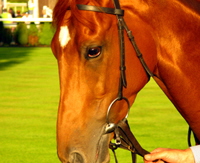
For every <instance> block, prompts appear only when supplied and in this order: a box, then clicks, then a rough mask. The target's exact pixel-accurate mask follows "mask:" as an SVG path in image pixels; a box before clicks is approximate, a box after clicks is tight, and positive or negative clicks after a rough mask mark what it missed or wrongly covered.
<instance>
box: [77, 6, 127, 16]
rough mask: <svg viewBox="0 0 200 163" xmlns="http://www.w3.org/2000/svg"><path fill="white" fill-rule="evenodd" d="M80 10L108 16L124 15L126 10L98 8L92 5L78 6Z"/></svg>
mask: <svg viewBox="0 0 200 163" xmlns="http://www.w3.org/2000/svg"><path fill="white" fill-rule="evenodd" d="M77 7H78V9H79V10H86V11H95V12H103V13H106V14H112V15H119V16H123V15H124V10H121V9H116V8H108V7H98V6H91V5H80V4H78V5H77Z"/></svg>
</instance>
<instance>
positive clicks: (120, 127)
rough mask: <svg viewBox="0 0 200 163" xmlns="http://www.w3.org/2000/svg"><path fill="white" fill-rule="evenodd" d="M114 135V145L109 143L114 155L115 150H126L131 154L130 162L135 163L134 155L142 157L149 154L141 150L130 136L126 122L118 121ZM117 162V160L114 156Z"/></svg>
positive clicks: (132, 136)
mask: <svg viewBox="0 0 200 163" xmlns="http://www.w3.org/2000/svg"><path fill="white" fill-rule="evenodd" d="M114 133H115V143H110V146H109V147H110V149H112V151H113V153H114V154H115V152H114V151H115V150H116V149H117V148H122V149H125V150H128V151H130V152H131V153H132V162H133V163H135V161H136V157H135V154H138V155H140V156H142V157H144V155H146V154H149V152H148V151H146V150H145V149H143V148H142V147H141V146H140V144H139V142H138V141H137V140H136V138H135V136H134V135H133V134H132V132H131V130H130V127H129V125H128V121H127V120H122V121H120V122H119V123H118V124H117V125H116V126H115V128H114ZM115 160H116V162H117V158H116V156H115Z"/></svg>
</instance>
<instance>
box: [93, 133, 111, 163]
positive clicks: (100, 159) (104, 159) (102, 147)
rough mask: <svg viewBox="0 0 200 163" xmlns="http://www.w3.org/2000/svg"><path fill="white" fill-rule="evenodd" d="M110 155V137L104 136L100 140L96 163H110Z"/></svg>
mask: <svg viewBox="0 0 200 163" xmlns="http://www.w3.org/2000/svg"><path fill="white" fill-rule="evenodd" d="M109 162H110V155H109V136H108V135H107V134H106V135H102V137H101V138H100V140H99V143H98V147H97V154H96V161H95V163H109Z"/></svg>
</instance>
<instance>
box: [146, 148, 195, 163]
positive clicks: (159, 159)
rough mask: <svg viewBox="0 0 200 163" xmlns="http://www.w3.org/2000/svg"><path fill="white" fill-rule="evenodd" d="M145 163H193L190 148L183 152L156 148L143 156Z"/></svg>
mask: <svg viewBox="0 0 200 163" xmlns="http://www.w3.org/2000/svg"><path fill="white" fill-rule="evenodd" d="M144 162H145V163H155V162H156V163H194V162H195V161H194V156H193V153H192V151H191V149H190V148H188V149H185V150H179V149H169V148H157V149H155V150H153V151H152V152H151V153H150V154H147V155H145V156H144Z"/></svg>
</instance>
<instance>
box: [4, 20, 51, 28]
mask: <svg viewBox="0 0 200 163" xmlns="http://www.w3.org/2000/svg"><path fill="white" fill-rule="evenodd" d="M0 21H2V22H9V23H4V26H5V27H15V26H16V25H17V23H18V22H25V23H26V24H30V23H31V22H34V23H35V24H40V22H52V18H0Z"/></svg>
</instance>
